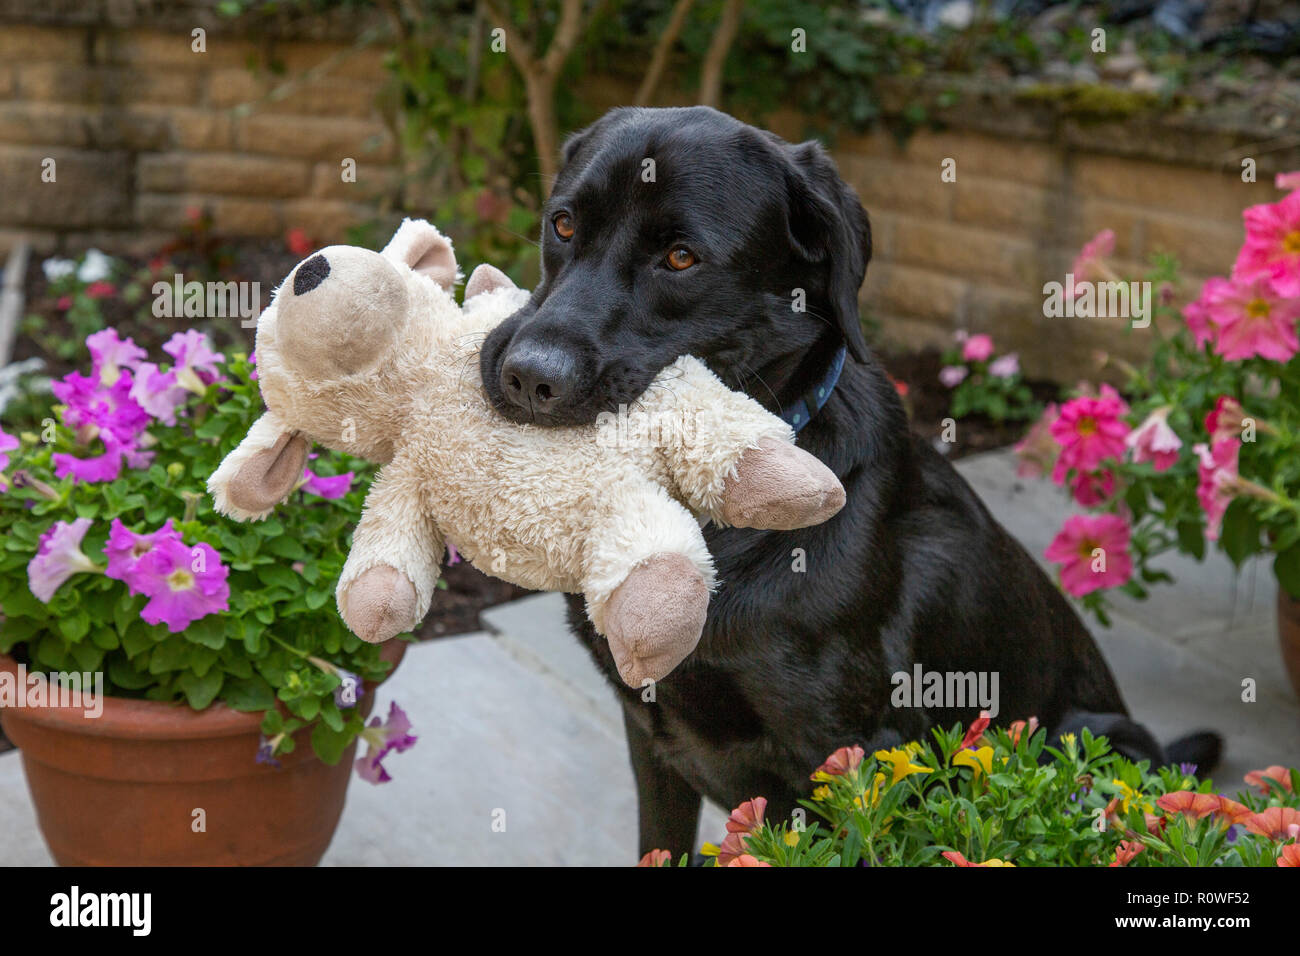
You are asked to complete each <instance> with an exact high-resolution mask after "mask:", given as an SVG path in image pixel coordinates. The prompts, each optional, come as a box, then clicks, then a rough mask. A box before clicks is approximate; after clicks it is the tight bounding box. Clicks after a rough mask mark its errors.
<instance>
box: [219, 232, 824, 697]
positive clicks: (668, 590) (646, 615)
mask: <svg viewBox="0 0 1300 956" xmlns="http://www.w3.org/2000/svg"><path fill="white" fill-rule="evenodd" d="M457 278H458V272H457V266H456V259H455V256H454V254H453V252H452V247H451V243H450V242H449V241H448V240H447V239H446V238H444V237H443V236H442V235H441V234H440V233H439V232H438V230H437V229H435V228H434V227H433V226H431V225H430V224H428V223H427V222H424V221H422V220H409V219H408V220H406V221H404V222H403V223H402V225H401V228H400V229H398V231H397V233H396V234H395V235H394V236H393V239H392V241H391V242H389V244H388V245H387V246H386V247H385V248H384V250H383V251H382V252H379V253H376V252H371V251H369V250H366V249H361V248H357V247H354V246H330V247H328V248H326V249H323V250H321V251H320V252H318V253H316V254H315V255H313V256H311V257H309V258H307V259H306V260H304V261H303V262H301V263H299V264H298V266H297V267H296V268H295V269H294V271H293V272H292V273H290V275H289V276H288V278H286V279H285V281H284V282H283V283H282V284H281V285H280V287H279V288H278V289H277V290H276V293H275V295H274V296H273V297H272V302H271V305H270V306H269V307H268V308H267V309H266V311H264V312H263V313H262V315H261V316H260V318H259V319H258V324H257V360H258V382H259V384H260V386H261V391H262V397H263V398H264V400H265V401H266V405H267V411H266V413H265V414H263V415H262V417H261V418H259V419H258V420H257V422H256V423H254V425H253V427H252V428H251V429H250V430H249V433H248V435H247V437H245V438H244V440H243V441H242V442H241V443H240V445H239V446H238V447H237V448H235V449H234V451H232V452H231V453H230V454H229V455H228V456H227V457H226V459H225V461H223V462H222V463H221V466H220V467H219V468H218V469H217V471H216V472H215V473H214V474H213V475H212V477H211V478H210V479H209V481H208V489H209V491H210V492H211V493H212V496H213V499H214V502H215V505H216V508H217V510H218V511H220V512H222V513H223V514H227V515H230V516H232V517H235V518H238V519H240V520H250V519H260V518H265V517H266V516H267V515H268V514H270V512H271V510H272V509H273V508H274V507H275V505H276V504H277V503H278V502H280V501H282V500H283V499H284V498H285V497H286V496H287V495H288V494H289V493H290V492H291V491H292V490H293V488H294V487H295V486H296V485H297V483H298V481H299V479H300V477H301V475H302V472H303V466H304V462H305V460H306V457H307V453H308V449H309V443H310V442H313V441H314V442H318V443H320V444H322V445H325V446H326V447H328V448H333V449H336V450H339V451H343V452H346V453H348V454H351V455H356V456H358V457H362V458H366V459H369V460H371V461H375V462H381V463H383V468H382V469H381V470H380V472H379V474H378V475H377V476H376V478H375V480H374V483H373V485H372V487H371V489H370V493H369V495H368V497H367V498H366V505H365V512H364V514H363V515H362V518H361V522H360V524H359V525H358V526H357V528H356V532H355V534H354V536H353V542H352V550H351V552H350V554H349V556H348V559H347V563H346V564H345V566H344V568H343V573H342V575H341V576H340V578H339V582H338V590H337V598H338V605H339V611H340V613H341V614H342V615H343V619H344V621H345V622H346V623H347V625H348V627H349V628H351V629H352V631H353V632H354V633H356V634H357V635H358V636H359V637H361V638H362V639H364V640H366V641H371V642H379V641H384V640H387V639H389V638H391V637H393V636H395V635H397V634H401V633H403V632H406V631H409V630H412V629H413V628H415V627H416V626H417V625H418V624H419V623H420V621H421V620H422V619H423V618H424V615H425V614H426V612H427V611H428V610H429V605H430V601H431V600H432V598H433V595H434V590H435V585H436V584H437V580H438V573H439V564H440V560H441V558H442V554H443V551H444V548H445V546H446V543H447V541H449V540H450V541H451V542H453V543H454V544H455V546H456V548H457V549H458V550H459V551H460V553H461V554H463V555H464V556H465V557H466V558H467V559H468V560H469V561H471V562H472V563H473V564H474V565H475V566H477V567H478V568H480V569H481V570H483V571H486V572H488V573H490V574H492V575H494V576H496V577H499V578H503V579H505V580H507V581H512V582H514V583H516V584H519V585H521V586H523V587H527V588H534V589H538V590H554V591H568V592H571V593H581V594H583V595H584V596H585V597H586V603H587V613H588V615H589V616H590V618H591V621H592V623H593V624H594V625H595V627H596V629H597V630H598V631H599V632H600V633H602V634H603V635H605V637H606V638H607V639H608V641H609V645H610V649H611V651H612V653H613V657H614V661H615V663H616V665H617V667H618V671H619V674H620V675H621V676H622V678H623V680H624V681H626V682H627V683H628V684H630V685H632V686H641V685H642V684H643V683H644V682H645V681H646V680H647V679H651V680H657V679H659V678H661V677H663V676H664V675H666V674H667V673H668V672H669V671H671V670H672V669H673V668H674V667H676V666H677V664H679V663H680V662H681V661H682V660H683V659H684V658H685V657H686V656H687V655H688V654H689V653H690V652H691V651H692V650H693V649H694V647H695V645H696V643H697V642H698V641H699V638H700V634H701V631H702V629H703V625H704V617H705V612H706V610H707V608H708V601H709V593H710V591H711V590H712V589H713V587H714V570H713V562H712V559H711V557H710V555H709V552H708V549H707V548H706V546H705V543H704V538H703V536H702V535H701V533H700V525H699V522H698V521H697V519H696V517H694V516H693V515H692V512H695V513H697V514H699V515H701V516H706V517H709V518H712V519H714V520H716V521H720V522H724V523H727V524H731V525H737V526H741V527H761V528H777V529H792V528H799V527H805V526H808V525H812V524H816V523H819V522H822V521H825V520H826V519H827V518H829V517H831V516H832V515H833V514H835V513H836V512H837V511H838V510H839V509H840V507H841V506H842V505H843V503H844V489H843V487H842V486H841V485H840V483H839V481H838V480H837V479H836V477H835V475H834V474H833V473H832V472H831V471H830V470H829V469H827V468H826V467H825V466H824V465H823V464H822V463H821V462H820V461H818V460H817V459H816V458H815V457H813V456H812V455H809V454H808V453H806V452H804V451H802V450H801V449H798V448H796V447H795V446H794V445H793V443H792V439H793V435H792V433H791V431H790V428H789V427H788V426H787V425H786V424H785V423H784V422H782V421H781V420H780V419H779V418H777V417H776V416H774V415H772V414H770V413H768V412H767V411H765V410H764V409H763V408H762V407H761V406H759V405H758V404H757V403H756V402H754V401H753V400H752V399H749V398H747V397H746V396H744V395H741V394H739V393H737V392H733V391H731V390H730V389H728V388H726V387H725V386H724V385H723V384H722V383H721V382H720V381H719V380H718V379H717V378H716V377H715V376H714V375H713V374H712V373H711V372H709V371H708V369H707V368H705V366H704V365H703V364H702V363H701V362H699V361H698V360H696V359H693V358H690V357H683V358H680V359H678V360H677V361H676V362H675V363H673V364H672V365H670V366H669V367H668V368H666V369H665V370H664V371H663V372H662V373H661V375H660V376H659V378H658V379H657V380H656V384H657V385H662V386H663V387H651V388H650V389H649V390H647V392H646V394H645V396H644V397H643V398H642V399H641V400H640V401H638V402H637V403H636V405H635V408H633V409H632V410H630V411H628V412H627V413H626V416H625V418H624V419H623V420H622V421H620V422H619V424H618V426H617V427H602V426H598V425H593V426H588V427H575V428H539V427H535V426H527V425H517V424H512V423H511V422H509V421H507V420H505V419H504V418H502V417H501V416H499V415H498V414H497V413H496V412H495V411H494V410H493V409H492V408H491V406H490V405H489V403H488V401H487V399H486V397H485V395H484V392H483V388H482V385H481V382H480V379H479V364H478V350H479V347H480V345H481V343H482V341H483V338H484V336H485V335H486V334H487V333H488V332H489V331H490V330H491V329H492V328H493V327H494V326H495V325H496V324H497V323H498V322H500V321H501V320H502V319H504V318H506V317H507V316H509V315H510V314H511V313H513V312H514V311H516V310H517V309H518V308H519V307H520V306H521V305H523V303H524V302H525V301H526V300H527V299H528V293H527V292H524V291H521V290H519V289H517V288H516V287H515V286H514V285H513V283H511V282H510V280H509V279H508V278H506V277H505V275H503V274H502V273H501V272H500V271H498V270H496V269H494V268H493V267H491V266H487V265H484V266H480V267H479V268H478V269H476V270H475V271H474V274H473V275H472V276H471V277H470V280H469V282H468V283H467V285H466V288H465V306H464V307H463V308H462V307H460V306H458V305H457V304H456V300H455V299H454V298H453V296H452V292H451V290H452V288H453V287H454V285H455V283H456V280H457ZM629 436H636V437H631V438H629ZM650 439H653V440H650ZM688 509H690V510H688Z"/></svg>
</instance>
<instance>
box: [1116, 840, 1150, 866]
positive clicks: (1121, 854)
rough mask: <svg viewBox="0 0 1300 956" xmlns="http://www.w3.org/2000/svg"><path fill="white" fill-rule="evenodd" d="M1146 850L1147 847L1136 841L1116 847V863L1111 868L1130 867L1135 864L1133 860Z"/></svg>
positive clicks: (1128, 841)
mask: <svg viewBox="0 0 1300 956" xmlns="http://www.w3.org/2000/svg"><path fill="white" fill-rule="evenodd" d="M1145 849H1146V847H1144V846H1143V845H1142V844H1141V843H1139V842H1137V841H1136V840H1125V841H1123V842H1121V843H1120V845H1119V846H1117V847H1115V862H1114V863H1112V864H1111V866H1128V865H1129V864H1130V863H1131V862H1133V858H1134V857H1135V856H1137V855H1138V854H1139V853H1141V852H1142V851H1143V850H1145Z"/></svg>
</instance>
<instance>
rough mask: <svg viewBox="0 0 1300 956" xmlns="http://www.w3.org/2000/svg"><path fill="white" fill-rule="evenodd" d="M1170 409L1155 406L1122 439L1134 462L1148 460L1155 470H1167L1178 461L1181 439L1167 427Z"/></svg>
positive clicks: (1181, 445) (1166, 406) (1181, 444)
mask: <svg viewBox="0 0 1300 956" xmlns="http://www.w3.org/2000/svg"><path fill="white" fill-rule="evenodd" d="M1170 411H1171V409H1170V407H1169V406H1168V405H1165V406H1163V407H1161V408H1157V409H1156V410H1155V411H1153V412H1152V413H1151V414H1150V415H1148V416H1147V418H1146V421H1144V422H1143V423H1142V424H1141V425H1139V426H1138V427H1137V428H1135V429H1133V431H1131V432H1130V433H1129V436H1128V438H1126V439H1125V440H1124V443H1125V444H1126V445H1128V447H1129V450H1130V451H1131V452H1132V453H1133V460H1134V461H1135V462H1139V463H1140V462H1144V461H1149V462H1151V463H1152V465H1153V466H1154V468H1155V470H1156V471H1167V470H1168V469H1170V468H1172V467H1173V466H1174V464H1175V463H1176V462H1177V461H1178V450H1179V449H1180V448H1182V447H1183V440H1182V439H1181V438H1179V437H1178V435H1177V433H1176V432H1175V431H1174V430H1173V429H1172V428H1170V427H1169V412H1170Z"/></svg>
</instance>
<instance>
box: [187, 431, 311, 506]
mask: <svg viewBox="0 0 1300 956" xmlns="http://www.w3.org/2000/svg"><path fill="white" fill-rule="evenodd" d="M307 451H308V444H307V440H306V439H305V438H303V437H302V436H301V435H299V434H297V433H296V432H293V431H290V430H289V429H288V428H287V427H286V426H285V425H284V424H283V423H282V422H281V421H280V420H279V419H278V418H276V416H275V415H274V413H272V412H267V413H266V414H265V415H263V416H262V417H261V418H259V419H258V420H257V421H256V422H254V423H253V427H252V428H250V429H249V430H248V435H247V436H246V437H245V438H244V440H243V441H242V442H240V443H239V445H238V447H236V448H235V450H234V451H232V452H231V453H230V454H229V455H227V456H226V458H225V461H223V462H222V463H221V466H220V467H219V468H218V469H217V470H216V471H214V472H213V473H212V477H211V478H209V479H208V493H209V494H211V495H212V504H213V507H214V508H216V510H217V511H218V512H220V513H221V514H223V515H229V516H230V517H232V518H235V519H236V520H238V521H256V520H260V519H262V518H265V517H266V516H267V515H269V514H270V513H271V510H272V509H273V508H274V507H275V506H276V505H278V504H279V503H280V502H281V501H283V500H284V499H285V498H287V497H288V496H289V493H290V492H291V491H293V489H294V488H295V487H296V486H297V484H298V482H299V480H300V479H301V478H302V471H303V468H304V467H306V464H307Z"/></svg>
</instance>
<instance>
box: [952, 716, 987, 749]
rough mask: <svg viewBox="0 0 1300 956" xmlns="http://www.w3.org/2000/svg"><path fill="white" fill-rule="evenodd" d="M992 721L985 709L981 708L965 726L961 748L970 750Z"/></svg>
mask: <svg viewBox="0 0 1300 956" xmlns="http://www.w3.org/2000/svg"><path fill="white" fill-rule="evenodd" d="M992 722H993V717H992V715H991V714H990V713H989V712H988V711H987V710H981V711H980V712H979V716H978V717H976V718H975V719H974V720H972V721H971V722H970V726H969V727H967V728H966V735H965V736H964V737H962V739H961V747H960V748H959V749H961V750H972V749H974V748H975V745H976V744H978V743H979V742H980V738H981V737H983V736H984V731H986V730H988V729H989V724H990V723H992Z"/></svg>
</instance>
